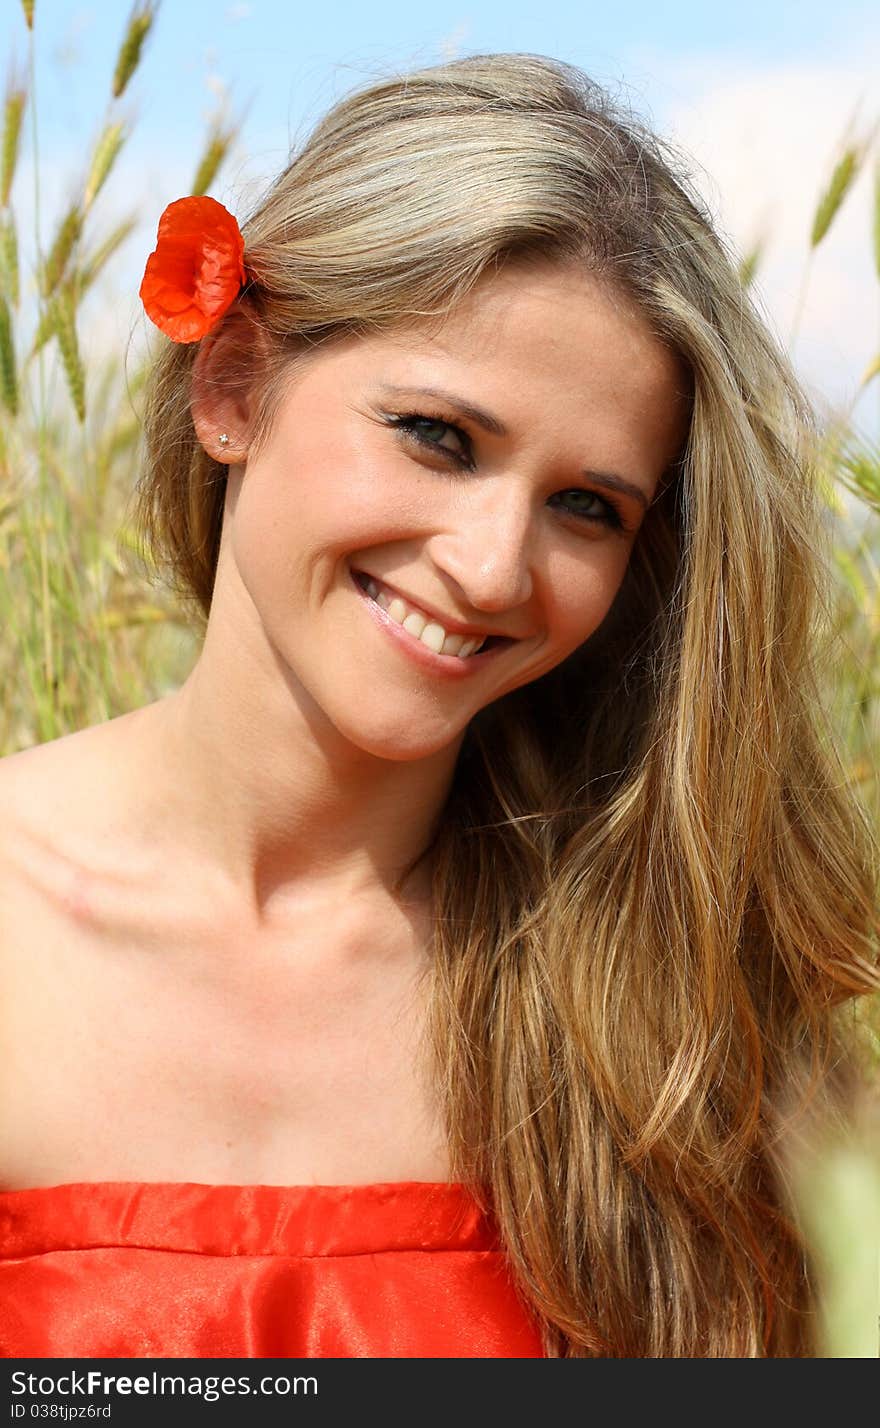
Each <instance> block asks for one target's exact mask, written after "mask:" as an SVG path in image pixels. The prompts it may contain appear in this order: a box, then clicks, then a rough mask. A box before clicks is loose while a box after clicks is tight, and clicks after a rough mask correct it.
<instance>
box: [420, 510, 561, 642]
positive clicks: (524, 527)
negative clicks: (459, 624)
mask: <svg viewBox="0 0 880 1428" xmlns="http://www.w3.org/2000/svg"><path fill="white" fill-rule="evenodd" d="M534 539H535V532H534V530H533V527H532V514H531V511H530V509H529V497H528V493H527V492H525V491H523V492H521V493H520V495H519V497H517V496H515V495H513V494H512V493H511V488H510V484H509V483H506V482H500V483H499V486H498V489H497V490H496V492H494V493H491V492H489V491H488V490H486V491H484V492H483V493H482V495H481V496H480V497H476V496H475V495H473V493H469V498H468V499H467V500H464V501H462V502H461V504H460V506H458V508H457V509H455V510H454V511H453V513H452V516H451V518H449V519H448V521H447V522H446V523H445V525H444V529H443V531H442V532H440V533H438V534H436V535H434V536H433V537H432V538H431V540H430V541H429V543H428V553H429V554H430V556H431V558H432V560H433V561H434V563H435V565H437V566H438V567H439V568H440V569H441V570H443V571H444V572H445V573H446V574H447V575H448V576H450V578H451V579H452V580H454V581H455V582H456V584H457V585H458V586H459V587H460V589H461V597H460V598H461V600H462V602H463V603H464V604H465V605H466V606H469V607H471V608H472V609H474V610H485V611H486V612H487V613H490V614H494V613H501V612H502V611H506V610H512V609H515V608H516V607H517V606H518V605H524V604H525V603H526V601H527V600H529V599H530V598H531V595H532V560H533V545H534Z"/></svg>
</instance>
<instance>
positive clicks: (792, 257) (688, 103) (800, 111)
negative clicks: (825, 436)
mask: <svg viewBox="0 0 880 1428" xmlns="http://www.w3.org/2000/svg"><path fill="white" fill-rule="evenodd" d="M878 60H880V54H878V46H877V41H876V39H875V38H874V37H873V36H872V37H871V38H870V39H869V40H868V41H866V43H865V44H864V45H863V46H862V47H861V48H860V49H859V48H856V50H855V52H854V54H853V56H852V57H851V59H850V60H849V61H848V62H845V61H843V60H841V59H840V58H839V57H835V58H834V60H830V61H828V62H823V61H822V60H820V59H812V60H792V61H789V62H784V63H783V62H780V63H778V64H775V65H771V64H762V65H752V66H749V65H748V64H747V62H746V61H744V60H742V59H738V60H735V61H733V60H730V59H728V58H726V57H725V56H724V55H718V54H703V55H689V56H684V57H682V56H676V57H670V56H668V55H661V54H659V53H650V52H648V51H642V52H640V54H639V55H638V58H637V68H638V70H641V71H643V72H644V73H645V74H646V75H649V76H650V80H648V81H646V83H648V84H650V88H651V92H652V96H654V98H653V103H652V111H651V112H650V114H649V115H648V117H649V119H650V121H651V122H652V124H653V125H654V127H656V128H657V129H659V130H660V131H661V132H662V133H663V134H665V135H666V136H667V137H668V138H670V139H671V140H672V141H673V142H674V143H675V144H676V145H677V146H678V147H679V148H680V149H682V150H683V151H684V152H685V154H687V155H690V156H691V157H692V158H693V159H694V160H696V161H697V165H698V167H697V168H696V169H695V170H692V171H693V172H694V179H695V183H696V186H697V188H698V189H699V190H700V192H701V193H702V195H703V197H704V199H705V201H706V202H707V204H708V206H709V208H710V209H711V211H712V213H713V215H714V216H715V218H716V221H717V223H718V226H719V228H720V230H721V231H722V232H723V233H724V234H725V235H726V236H727V238H728V239H729V240H731V241H732V243H733V244H734V245H735V247H736V249H737V250H738V251H739V252H740V253H741V254H744V253H745V252H747V251H748V250H749V249H750V248H751V247H752V245H753V243H754V241H755V239H756V238H757V237H758V236H759V234H760V233H762V232H765V233H766V235H767V244H766V248H765V252H764V258H763V262H762V265H761V267H760V269H759V273H758V279H757V291H756V295H757V297H758V299H759V302H760V303H761V305H762V307H763V309H764V311H765V313H766V314H767V315H768V317H769V320H770V322H771V325H772V326H773V327H774V329H775V330H776V332H777V334H778V336H779V337H780V339H781V340H782V341H783V343H785V345H786V346H787V345H788V344H789V341H790V338H791V333H792V324H793V320H794V317H795V312H796V308H797V305H798V298H799V293H800V290H801V285H802V282H803V279H804V272H805V265H806V262H807V257H808V252H809V235H810V229H811V227H812V222H813V216H814V213H815V210H816V205H817V202H818V199H819V197H820V195H821V193H822V191H823V189H824V188H825V185H826V184H827V181H828V179H829V177H830V174H831V172H832V169H833V167H834V164H835V162H836V160H837V158H838V157H839V156H840V152H841V144H842V142H843V141H844V139H845V137H846V138H849V139H850V140H853V139H859V138H861V137H862V136H867V134H868V133H869V131H870V129H871V127H872V125H873V124H874V122H875V120H876V116H875V113H874V112H873V107H872V104H873V94H874V92H875V88H874V86H875V81H876V75H877V73H878V69H880V65H878ZM632 73H633V71H632V70H630V71H629V72H628V78H630V79H631V77H632ZM658 96H659V102H658ZM876 151H877V150H876V146H875V150H874V154H876ZM874 154H872V155H871V156H870V158H869V161H868V163H867V164H866V165H865V166H864V167H863V169H862V172H861V173H860V175H859V177H858V179H857V181H856V183H855V184H854V186H853V188H852V189H851V190H850V193H849V195H848V197H847V199H846V202H845V204H844V206H843V207H842V208H841V209H840V210H839V212H838V215H837V217H836V219H835V221H834V223H833V225H832V227H831V230H830V231H829V233H828V234H827V236H826V237H825V239H824V240H823V241H822V242H821V243H820V244H819V246H818V248H817V249H816V250H815V252H814V256H813V260H812V263H811V267H810V270H809V281H808V285H807V288H806V293H805V301H804V305H803V309H802V313H801V318H800V321H799V324H798V332H797V338H796V342H795V345H794V349H793V350H794V357H795V364H796V366H797V368H798V371H799V374H800V376H801V378H802V379H803V381H804V383H805V385H806V386H807V388H808V390H809V391H810V393H811V395H812V396H813V397H814V399H815V400H816V401H817V403H818V404H819V405H820V407H826V406H829V405H830V406H846V405H847V404H848V403H850V402H852V401H853V399H854V398H855V397H856V396H857V393H858V386H859V381H860V378H861V375H862V373H863V371H864V369H865V367H866V366H867V364H868V362H869V361H870V360H871V358H873V357H874V356H875V355H876V353H877V350H878V345H880V323H878V313H880V281H878V276H877V273H876V271H875V269H874V267H873V259H872V252H871V241H872V240H871V225H872V215H871V210H872V204H873V194H872V169H873V162H872V161H873V157H874ZM877 412H878V399H877V387H876V384H875V385H874V386H873V387H869V388H868V389H867V390H866V391H865V392H864V394H863V395H862V396H861V398H860V399H859V400H858V403H857V405H856V406H855V411H854V415H855V419H856V422H857V424H858V426H859V427H860V428H861V430H862V431H863V432H864V433H865V434H867V435H871V436H876V434H877V425H878V423H877Z"/></svg>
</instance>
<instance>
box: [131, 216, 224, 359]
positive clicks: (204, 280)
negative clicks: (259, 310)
mask: <svg viewBox="0 0 880 1428" xmlns="http://www.w3.org/2000/svg"><path fill="white" fill-rule="evenodd" d="M243 255H244V239H243V238H242V236H241V231H240V229H239V226H238V224H237V223H236V221H235V219H234V218H233V216H232V214H231V213H230V212H229V211H228V209H226V208H224V207H223V204H222V203H218V202H217V200H216V199H215V198H178V199H177V200H176V201H175V202H174V203H169V205H168V207H167V208H166V209H165V212H164V213H163V214H162V217H161V218H160V219H159V234H158V238H157V240H156V247H155V250H154V251H153V252H152V253H151V254H150V256H149V258H148V259H147V266H146V270H145V272H144V276H143V281H142V282H141V286H140V296H141V301H142V302H143V305H144V308H145V309H146V312H147V316H148V317H149V318H150V319H151V321H153V322H154V323H155V324H156V326H157V327H160V328H161V329H162V331H163V332H164V333H166V334H167V335H168V336H169V337H170V338H171V339H172V341H173V342H198V340H199V338H200V337H204V335H205V333H206V332H209V331H210V329H211V328H212V327H213V326H214V324H215V323H216V322H218V321H219V319H220V318H221V317H222V316H223V314H224V312H226V310H227V308H228V307H230V306H231V304H232V303H233V302H234V300H235V298H236V297H237V296H238V294H239V292H240V291H241V287H242V284H243V283H244V281H245V270H244V257H243Z"/></svg>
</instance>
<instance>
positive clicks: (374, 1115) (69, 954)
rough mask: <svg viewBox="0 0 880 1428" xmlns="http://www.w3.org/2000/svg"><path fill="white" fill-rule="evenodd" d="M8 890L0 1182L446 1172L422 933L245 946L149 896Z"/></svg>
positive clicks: (324, 1179)
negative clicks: (118, 900)
mask: <svg viewBox="0 0 880 1428" xmlns="http://www.w3.org/2000/svg"><path fill="white" fill-rule="evenodd" d="M57 893H58V890H57V889H56V890H55V894H53V895H49V891H48V890H47V888H46V887H45V886H41V885H40V880H39V879H35V878H22V877H20V878H16V879H12V880H11V881H10V880H7V885H6V887H5V895H4V913H3V939H2V941H3V947H2V959H0V1035H2V1043H3V1046H4V1056H3V1075H2V1078H0V1125H2V1126H3V1127H4V1157H3V1164H2V1165H0V1184H2V1185H3V1186H4V1187H5V1188H15V1186H16V1185H34V1184H52V1183H64V1182H68V1181H72V1180H77V1179H83V1180H99V1179H108V1180H116V1179H144V1180H174V1181H180V1180H193V1181H203V1182H206V1183H218V1184H221V1183H226V1184H233V1183H236V1184H237V1183H241V1184H257V1183H265V1184H288V1185H293V1184H314V1183H324V1184H354V1183H368V1182H372V1181H378V1180H405V1179H417V1180H419V1179H421V1180H434V1179H437V1180H441V1179H446V1178H447V1175H448V1168H449V1167H448V1159H447V1155H446V1149H445V1144H444V1137H443V1134H442V1131H441V1128H440V1125H439V1115H438V1108H437V1106H436V1104H435V1101H434V1096H433V1089H432V1081H433V1077H432V1075H431V1072H430V1069H429V1066H428V1062H427V1058H426V1055H425V1047H424V1044H423V1034H424V1028H425V1012H426V991H427V980H426V978H425V976H424V972H425V966H426V962H425V948H424V945H423V941H422V939H423V937H424V934H425V928H424V926H423V925H421V926H418V927H416V926H414V925H413V924H412V923H411V922H409V921H408V920H407V919H405V918H393V919H389V918H378V917H373V918H371V919H365V920H364V921H363V922H362V923H361V924H360V925H355V924H354V923H353V922H352V920H351V919H350V918H349V917H341V916H334V915H331V914H330V913H329V911H328V912H327V913H325V915H324V916H323V917H322V916H320V915H319V914H318V913H315V914H314V915H312V916H310V917H309V918H307V919H304V920H303V922H302V924H301V925H300V926H298V927H296V928H294V929H292V930H288V931H287V932H286V933H285V934H279V933H273V935H272V936H271V937H262V938H250V939H248V941H247V944H246V945H245V944H244V943H243V941H242V936H241V934H240V933H239V932H236V931H235V929H234V927H232V928H231V927H230V926H229V925H224V920H223V919H222V918H217V919H216V922H215V924H213V925H212V921H211V918H210V917H207V918H203V919H194V918H193V917H192V916H191V915H190V916H186V917H184V916H183V914H182V912H181V906H180V904H179V903H175V904H173V905H172V902H171V901H170V900H169V901H168V902H167V903H165V902H163V901H162V898H161V897H158V898H155V897H154V898H153V900H152V904H151V905H150V906H147V905H144V906H140V905H139V904H138V901H137V898H136V897H135V896H134V895H133V894H132V893H131V890H129V895H128V897H127V899H125V900H124V901H125V907H126V917H125V918H124V919H119V918H114V917H113V916H112V915H110V908H111V904H112V898H110V899H109V900H108V901H107V902H106V904H103V903H102V901H101V898H100V897H96V895H95V893H94V890H90V892H89V893H88V894H86V892H85V891H83V892H82V895H81V903H80V905H79V906H77V900H78V898H79V897H80V894H78V893H77V892H76V890H75V885H74V888H73V891H71V887H70V886H68V887H67V890H66V892H64V894H63V895H57Z"/></svg>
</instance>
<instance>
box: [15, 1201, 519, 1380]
mask: <svg viewBox="0 0 880 1428" xmlns="http://www.w3.org/2000/svg"><path fill="white" fill-rule="evenodd" d="M0 1352H2V1356H3V1357H4V1358H53V1357H54V1358H65V1357H66V1358H139V1357H146V1358H150V1357H153V1358H541V1357H542V1347H541V1340H540V1335H539V1333H538V1330H537V1327H536V1326H535V1324H534V1322H533V1321H532V1319H531V1317H530V1316H529V1314H528V1312H527V1310H526V1309H525V1307H524V1305H523V1303H522V1301H521V1300H520V1299H519V1297H518V1295H517V1294H516V1292H515V1290H514V1287H513V1284H512V1281H511V1279H510V1276H509V1271H508V1265H507V1259H506V1255H505V1253H504V1251H503V1249H502V1248H501V1245H500V1243H499V1240H498V1235H497V1231H496V1230H495V1228H494V1226H493V1223H492V1222H491V1221H490V1220H489V1219H488V1218H487V1217H486V1216H484V1215H483V1214H482V1213H481V1211H480V1209H479V1206H478V1205H477V1204H476V1202H475V1201H474V1199H473V1198H472V1196H471V1195H470V1193H469V1192H468V1191H467V1190H466V1189H465V1187H464V1185H461V1184H457V1183H453V1184H447V1183H445V1182H428V1181H403V1182H400V1183H394V1184H376V1185H306V1186H303V1185H297V1186H277V1185H201V1184H186V1183H180V1184H177V1183H170V1182H155V1183H150V1182H140V1181H102V1182H98V1183H87V1182H86V1183H77V1184H69V1185H52V1186H44V1187H40V1188H37V1189H26V1190H7V1191H3V1192H0Z"/></svg>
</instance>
